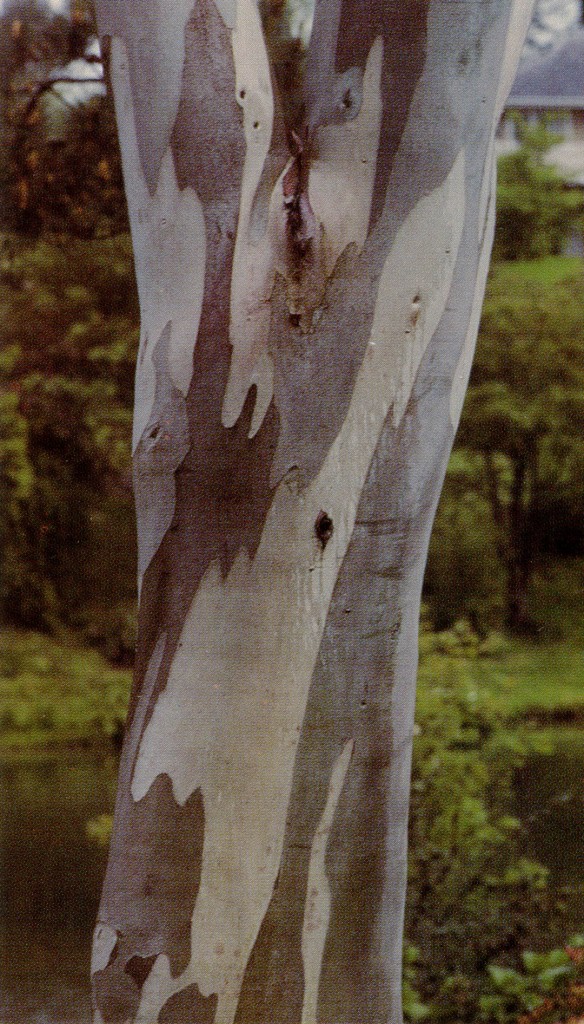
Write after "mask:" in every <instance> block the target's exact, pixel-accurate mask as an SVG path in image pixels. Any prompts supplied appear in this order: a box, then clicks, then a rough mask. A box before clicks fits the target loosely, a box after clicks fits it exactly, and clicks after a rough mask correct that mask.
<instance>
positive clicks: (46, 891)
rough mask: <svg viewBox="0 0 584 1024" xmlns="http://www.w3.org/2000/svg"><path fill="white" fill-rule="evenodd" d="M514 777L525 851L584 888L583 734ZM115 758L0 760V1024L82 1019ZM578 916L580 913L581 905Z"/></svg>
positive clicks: (556, 879) (69, 1023)
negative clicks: (97, 828)
mask: <svg viewBox="0 0 584 1024" xmlns="http://www.w3.org/2000/svg"><path fill="white" fill-rule="evenodd" d="M554 742H555V746H556V749H555V752H554V754H553V755H537V756H534V757H532V758H531V759H530V761H529V763H528V764H527V765H526V767H525V769H524V770H523V772H522V773H521V776H520V778H519V779H518V786H517V794H516V796H517V810H518V812H519V814H520V816H521V817H522V819H523V822H524V824H525V826H526V832H525V835H526V850H525V852H526V854H528V855H530V856H533V857H535V858H537V859H538V860H541V861H542V862H543V863H544V864H546V865H547V866H548V867H549V868H550V871H551V879H552V882H553V883H555V884H557V885H563V884H565V883H568V882H569V883H574V881H579V882H580V883H582V884H583V885H584V858H583V857H582V841H583V837H584V786H583V781H584V732H581V733H575V732H569V733H568V732H566V733H562V732H561V731H558V733H557V734H556V738H555V740H554ZM115 772H116V762H115V758H114V757H113V756H112V755H111V754H108V753H104V752H103V751H102V752H95V751H91V752H90V751H77V752H66V753H59V754H51V755H46V756H44V757H40V756H37V757H36V758H35V759H34V760H33V759H31V758H29V759H27V760H22V759H20V760H18V761H7V760H4V762H3V763H2V762H0V795H1V801H2V804H1V807H2V836H1V840H0V857H1V871H2V874H1V878H2V887H1V890H2V896H1V900H2V902H1V905H0V928H1V932H0V950H1V953H0V1024H90V1020H91V1015H90V1001H89V984H88V976H89V946H90V938H91V933H92V930H93V924H94V920H95V915H96V911H97V904H98V900H99V890H100V886H101V879H102V877H103V871H104V867H105V857H106V854H105V850H104V849H103V848H100V847H99V846H97V845H96V844H95V843H94V842H92V841H91V840H90V839H89V838H88V836H87V833H86V830H85V826H86V823H87V821H88V820H89V819H91V818H93V817H95V816H96V815H98V814H101V813H103V812H104V811H109V810H111V807H112V806H113V800H114V790H115ZM583 909H584V906H583Z"/></svg>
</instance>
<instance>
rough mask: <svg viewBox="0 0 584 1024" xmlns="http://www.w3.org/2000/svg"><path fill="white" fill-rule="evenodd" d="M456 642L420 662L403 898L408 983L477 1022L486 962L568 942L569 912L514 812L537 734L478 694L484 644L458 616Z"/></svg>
mask: <svg viewBox="0 0 584 1024" xmlns="http://www.w3.org/2000/svg"><path fill="white" fill-rule="evenodd" d="M455 642H456V643H455ZM452 645H453V646H452V649H451V651H450V653H449V654H448V655H446V656H445V654H444V653H439V652H438V651H437V649H436V647H435V644H431V645H427V646H426V653H423V655H422V662H421V669H420V682H419V698H418V710H417V716H416V720H417V736H416V738H415V742H414V763H413V777H412V796H411V809H410V839H409V843H410V860H409V865H410V867H409V887H408V899H407V904H406V938H407V941H408V943H410V944H411V945H412V946H414V947H415V948H416V949H417V950H418V953H417V957H416V959H415V962H413V963H411V962H410V963H409V967H408V970H409V975H408V984H409V986H410V988H411V989H412V991H413V993H414V994H415V996H416V1001H417V1002H418V1003H419V1004H420V1005H421V1006H426V1007H428V1008H429V1010H428V1012H429V1016H430V1017H431V1018H432V1019H433V1020H437V1021H454V1020H457V1021H469V1022H470V1021H476V1020H477V1019H478V1016H479V1011H480V1007H481V998H482V996H483V995H484V993H485V985H487V984H488V982H487V975H486V970H487V965H488V964H491V963H493V962H498V961H499V959H500V958H502V962H503V964H504V965H505V964H506V965H508V966H509V968H510V969H513V970H518V969H519V967H520V965H521V963H522V960H521V956H522V951H523V949H524V946H525V942H526V940H527V939H529V942H530V944H532V945H534V947H535V948H538V947H540V948H542V947H543V948H545V945H546V944H549V942H550V939H551V941H552V942H553V941H556V942H558V943H559V942H560V941H561V939H562V936H563V935H564V934H565V929H566V927H567V920H568V916H569V915H568V916H567V907H566V903H565V900H562V899H561V898H560V897H559V896H558V895H557V893H554V892H553V891H552V890H551V889H550V888H549V887H548V884H547V871H546V869H545V868H544V867H543V866H542V865H541V864H539V863H537V862H535V861H533V860H529V859H528V858H526V857H525V855H524V854H523V852H522V841H521V840H522V836H521V823H520V822H519V820H518V819H517V818H516V817H515V816H514V815H513V813H512V810H513V784H514V778H515V775H516V773H517V772H518V771H519V769H520V768H521V766H522V765H523V764H524V762H525V759H526V757H527V756H528V755H529V754H530V753H531V752H532V751H534V750H535V749H537V737H536V735H534V734H531V733H528V732H525V731H523V732H521V731H517V730H514V731H510V729H509V727H508V726H507V725H506V723H505V719H504V717H503V715H502V714H501V713H500V712H497V711H493V710H492V709H491V708H490V707H489V700H488V696H485V695H482V694H481V692H480V690H479V688H478V687H477V681H476V675H475V674H473V672H472V671H469V669H468V665H469V664H470V665H472V664H473V660H474V659H476V658H479V657H480V643H478V642H476V643H475V646H474V652H473V645H472V644H471V642H470V638H469V636H468V635H464V630H462V626H461V628H460V629H459V630H458V634H457V632H456V631H454V632H453V633H452ZM457 645H458V646H457ZM422 651H423V652H424V642H423V638H422ZM495 974H496V971H495ZM489 984H490V982H489ZM411 1019H412V1020H413V1019H414V1018H413V1017H412V1018H411Z"/></svg>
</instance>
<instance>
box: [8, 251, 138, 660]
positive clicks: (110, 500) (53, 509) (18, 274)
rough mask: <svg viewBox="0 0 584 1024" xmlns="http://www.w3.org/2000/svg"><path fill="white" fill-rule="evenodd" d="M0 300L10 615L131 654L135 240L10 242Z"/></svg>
mask: <svg viewBox="0 0 584 1024" xmlns="http://www.w3.org/2000/svg"><path fill="white" fill-rule="evenodd" d="M10 245H12V246H13V247H14V249H13V250H11V249H10ZM0 304H1V305H2V309H3V316H2V320H1V321H0V349H1V351H2V373H3V377H4V381H5V385H7V388H6V391H5V393H4V396H3V405H2V407H1V408H2V413H3V415H2V418H1V420H0V430H1V431H2V433H1V435H0V450H1V453H2V475H1V486H2V490H3V492H4V495H5V506H4V507H5V508H6V509H7V518H6V520H5V522H4V524H3V525H4V531H5V536H4V538H3V539H4V541H5V543H4V545H3V548H2V556H1V557H2V577H3V579H2V595H3V600H4V616H5V618H6V619H7V620H8V621H10V622H12V623H16V624H20V625H25V626H29V627H34V628H50V629H56V628H58V626H59V625H60V624H64V625H66V626H69V627H75V628H78V629H82V630H83V631H84V632H85V633H86V634H88V635H93V636H94V638H95V639H97V640H100V639H101V640H103V642H104V644H105V649H106V651H107V653H110V654H113V655H116V654H117V655H118V657H120V656H122V655H123V654H125V655H126V656H127V655H128V654H129V653H130V652H131V650H132V642H133V638H132V636H131V632H130V636H127V635H126V634H127V633H128V630H127V627H126V626H125V619H126V617H127V610H128V607H129V606H132V605H133V597H134V589H135V585H134V554H133V552H134V546H135V545H134V528H133V509H132V497H131V483H130V451H129V435H130V424H131V408H132V384H133V373H134V361H135V354H136V350H137V342H138V310H137V303H136V294H135V286H134V279H133V264H132V259H131V246H130V241H129V238H128V237H127V236H125V235H124V236H121V237H119V238H117V239H110V240H103V241H100V242H97V241H94V242H92V243H87V242H82V241H79V240H74V239H69V240H68V241H67V242H66V243H57V242H55V241H54V240H53V241H49V240H47V239H42V240H39V241H37V242H36V243H35V244H34V245H24V246H23V245H20V246H17V243H16V242H15V241H14V240H12V241H11V242H8V241H7V240H6V239H5V249H4V254H3V259H2V262H1V266H0ZM104 555H105V557H104ZM100 596H101V603H100V601H99V598H100ZM118 605H119V607H118ZM116 609H117V610H116ZM116 615H117V617H118V619H119V621H118V622H116ZM112 616H113V618H112ZM107 617H109V618H110V619H112V621H111V622H110V623H109V625H108V624H106V623H104V618H107ZM100 630H102V632H103V636H102V637H100V635H99V634H100ZM118 630H119V635H118V636H117V637H116V636H115V635H113V636H110V634H111V633H112V632H113V634H115V633H116V631H118Z"/></svg>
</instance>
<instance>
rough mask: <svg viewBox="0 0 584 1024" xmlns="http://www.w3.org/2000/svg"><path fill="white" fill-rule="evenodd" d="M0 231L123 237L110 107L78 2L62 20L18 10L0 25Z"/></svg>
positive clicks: (22, 5) (88, 21)
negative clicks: (68, 15) (0, 85)
mask: <svg viewBox="0 0 584 1024" xmlns="http://www.w3.org/2000/svg"><path fill="white" fill-rule="evenodd" d="M0 73H1V80H2V94H1V106H0V153H1V156H0V161H1V163H0V210H1V211H2V213H1V216H2V218H3V226H4V227H5V228H9V229H13V230H16V231H18V232H20V233H24V234H27V235H35V236H36V235H39V234H41V233H43V232H56V233H62V234H65V235H68V236H69V235H72V236H74V237H80V238H94V237H102V236H108V235H113V234H117V233H119V232H121V231H126V230H127V213H126V204H125V198H124V193H123V185H122V176H121V163H120V156H119V150H118V143H117V136H116V129H115V120H114V113H113V104H112V100H111V97H110V96H109V95H108V94H107V93H106V89H105V83H104V80H103V77H104V72H103V65H102V60H101V55H100V53H99V49H98V47H97V37H96V32H95V21H94V17H93V12H92V9H91V7H90V6H89V5H88V4H87V3H86V2H85V0H75V2H74V3H73V4H72V9H71V17H70V18H66V17H64V16H62V15H55V14H53V13H52V12H51V11H50V9H49V8H47V7H45V6H43V5H37V4H35V3H33V2H31V0H19V2H16V3H13V4H11V5H10V6H9V7H8V8H7V9H5V12H4V14H3V15H2V17H1V18H0Z"/></svg>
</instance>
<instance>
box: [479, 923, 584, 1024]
mask: <svg viewBox="0 0 584 1024" xmlns="http://www.w3.org/2000/svg"><path fill="white" fill-rule="evenodd" d="M487 971H488V985H487V991H485V993H484V994H483V995H482V996H481V997H480V1000H479V1007H480V1013H479V1020H481V1021H484V1022H485V1024H514V1022H515V1021H517V1018H518V1017H520V1019H524V1020H525V1015H533V1019H534V1020H537V1021H540V1022H544V1021H557V1020H561V1019H565V1017H566V1016H567V1015H568V1014H569V1013H570V1012H571V1011H572V1010H573V1009H574V1007H573V1006H570V993H571V992H572V993H573V992H574V983H579V984H580V986H581V983H582V982H583V981H584V936H581V935H575V936H573V937H572V938H571V939H570V940H569V943H568V946H567V948H565V949H564V948H562V949H552V950H551V951H550V952H549V953H533V952H529V951H527V950H526V951H525V952H523V953H522V954H521V969H520V970H514V969H513V968H512V967H501V966H499V965H497V964H489V965H488V968H487ZM566 996H567V997H568V999H565V998H563V997H566ZM581 998H582V996H581V994H580V999H581ZM564 1002H565V1005H564V1006H562V1003H564ZM534 1011H536V1012H535V1013H534ZM562 1011H563V1012H562ZM522 1015H523V1016H522ZM528 1019H529V1018H528Z"/></svg>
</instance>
